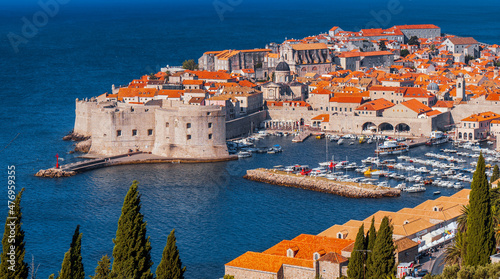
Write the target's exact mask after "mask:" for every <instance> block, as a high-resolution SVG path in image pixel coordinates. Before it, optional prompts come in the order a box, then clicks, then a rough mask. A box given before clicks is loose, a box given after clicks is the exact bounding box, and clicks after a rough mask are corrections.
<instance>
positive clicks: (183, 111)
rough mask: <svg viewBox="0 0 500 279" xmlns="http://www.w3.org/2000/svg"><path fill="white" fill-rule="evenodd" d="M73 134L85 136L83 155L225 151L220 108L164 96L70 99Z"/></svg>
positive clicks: (214, 154) (218, 154) (220, 154)
mask: <svg viewBox="0 0 500 279" xmlns="http://www.w3.org/2000/svg"><path fill="white" fill-rule="evenodd" d="M73 133H74V134H77V135H82V136H86V137H91V141H92V144H91V148H90V151H89V155H95V156H114V155H119V154H125V153H128V152H130V151H143V152H150V153H152V154H155V155H158V156H164V157H167V158H172V159H176V158H177V159H200V160H203V159H206V160H217V159H226V158H228V157H229V154H228V151H227V146H226V123H225V111H224V110H223V109H222V108H221V107H218V106H202V107H198V106H190V105H184V104H181V103H180V102H175V101H170V100H157V101H152V102H150V103H147V104H146V105H134V104H126V103H120V102H115V101H108V102H98V101H97V99H96V98H93V99H90V100H78V99H77V100H76V118H75V127H74V131H73Z"/></svg>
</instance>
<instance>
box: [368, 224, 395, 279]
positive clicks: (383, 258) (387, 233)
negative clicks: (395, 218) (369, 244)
mask: <svg viewBox="0 0 500 279" xmlns="http://www.w3.org/2000/svg"><path fill="white" fill-rule="evenodd" d="M394 250H395V248H394V241H393V240H392V226H391V225H390V224H389V218H387V216H385V217H384V218H383V219H382V223H380V228H379V230H378V234H377V239H376V240H375V246H374V247H373V250H372V252H371V258H372V264H371V266H370V267H369V268H370V277H369V278H374V279H375V278H387V276H391V275H394V273H395V271H396V259H395V258H394Z"/></svg>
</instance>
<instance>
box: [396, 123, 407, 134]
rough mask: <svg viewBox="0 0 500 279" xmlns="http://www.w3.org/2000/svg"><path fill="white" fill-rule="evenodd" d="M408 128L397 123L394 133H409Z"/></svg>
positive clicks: (404, 124) (403, 124)
mask: <svg viewBox="0 0 500 279" xmlns="http://www.w3.org/2000/svg"><path fill="white" fill-rule="evenodd" d="M409 131H410V126H409V125H408V124H406V123H399V124H398V125H396V132H409Z"/></svg>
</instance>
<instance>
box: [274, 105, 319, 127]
mask: <svg viewBox="0 0 500 279" xmlns="http://www.w3.org/2000/svg"><path fill="white" fill-rule="evenodd" d="M292 109H293V107H287V108H286V109H269V110H268V113H269V118H270V119H272V120H283V121H287V120H291V121H300V119H301V118H302V119H304V122H305V123H306V124H308V123H310V122H311V118H313V117H315V116H317V115H320V114H323V113H324V112H321V111H314V110H308V109H305V108H303V107H298V108H295V110H292Z"/></svg>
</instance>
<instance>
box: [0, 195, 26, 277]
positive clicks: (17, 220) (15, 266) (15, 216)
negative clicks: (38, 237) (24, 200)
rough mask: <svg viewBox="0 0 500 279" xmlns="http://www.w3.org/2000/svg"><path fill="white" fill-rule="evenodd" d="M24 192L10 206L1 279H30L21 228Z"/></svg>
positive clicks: (0, 273)
mask: <svg viewBox="0 0 500 279" xmlns="http://www.w3.org/2000/svg"><path fill="white" fill-rule="evenodd" d="M23 192H24V188H23V189H21V191H19V193H17V195H16V198H15V199H14V202H13V203H11V204H9V205H8V206H9V211H8V215H7V218H6V220H5V230H4V232H3V238H2V247H3V250H2V254H1V255H0V278H1V279H24V278H28V274H29V267H28V263H25V262H24V256H25V254H26V250H25V249H24V246H25V244H26V243H25V242H24V231H23V229H22V228H21V225H22V224H23V223H22V213H21V197H22V195H23ZM11 233H13V234H11ZM11 236H13V237H11ZM11 246H12V247H11ZM11 248H14V249H11ZM12 251H13V253H12ZM11 257H13V258H11ZM9 267H10V268H9Z"/></svg>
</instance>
